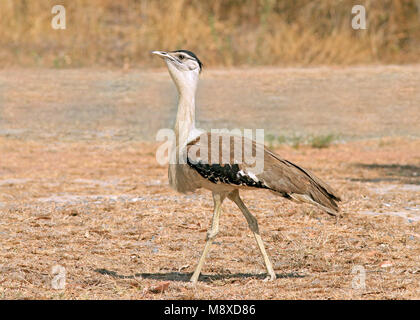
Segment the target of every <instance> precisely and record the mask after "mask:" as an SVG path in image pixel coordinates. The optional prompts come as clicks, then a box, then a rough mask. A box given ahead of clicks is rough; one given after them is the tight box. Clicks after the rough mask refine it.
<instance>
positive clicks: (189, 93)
mask: <svg viewBox="0 0 420 320" xmlns="http://www.w3.org/2000/svg"><path fill="white" fill-rule="evenodd" d="M177 87H178V92H179V101H178V113H177V115H176V122H175V135H176V138H177V141H178V146H183V145H185V144H186V143H187V139H188V135H189V133H190V132H191V130H193V129H194V128H195V91H196V83H194V82H193V83H191V84H190V85H189V86H182V87H179V86H177Z"/></svg>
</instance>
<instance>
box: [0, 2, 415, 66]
mask: <svg viewBox="0 0 420 320" xmlns="http://www.w3.org/2000/svg"><path fill="white" fill-rule="evenodd" d="M55 4H62V5H64V6H65V8H66V14H67V29H66V30H53V29H52V27H51V19H52V17H53V14H52V13H51V8H52V6H53V5H55ZM355 4H362V5H364V6H365V7H366V11H367V23H368V29H367V30H353V29H352V28H351V19H352V17H353V15H352V14H351V8H352V6H353V5H355ZM0 14H1V18H0V66H1V67H6V66H31V67H33V66H40V67H81V66H107V67H109V66H118V67H120V66H124V65H125V66H130V65H131V66H133V65H135V66H146V65H156V63H158V62H155V61H152V60H151V58H150V55H149V51H150V50H153V49H162V50H171V49H178V48H188V49H190V50H193V51H196V52H197V53H198V54H199V55H200V56H202V57H204V60H205V63H206V64H207V65H228V66H230V65H321V64H365V63H377V62H378V63H416V62H419V61H420V0H365V1H362V0H360V1H351V0H323V1H310V0H294V1H291V0H279V1H273V0H243V1H238V0H214V1H194V0H171V1H167V0H154V1H150V0H137V1H136V0H132V1H129V0H121V1H114V0H62V1H58V2H57V1H50V0H42V1H30V0H1V1H0Z"/></svg>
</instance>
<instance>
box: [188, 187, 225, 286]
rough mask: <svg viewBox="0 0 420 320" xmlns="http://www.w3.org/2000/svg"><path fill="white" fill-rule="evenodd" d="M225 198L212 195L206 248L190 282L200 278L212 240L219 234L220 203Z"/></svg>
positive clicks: (220, 195)
mask: <svg viewBox="0 0 420 320" xmlns="http://www.w3.org/2000/svg"><path fill="white" fill-rule="evenodd" d="M225 198H226V195H225V194H220V193H213V201H214V213H213V220H212V223H211V227H210V229H209V231H208V232H207V237H206V246H205V247H204V250H203V253H202V254H201V258H200V260H199V261H198V265H197V267H196V268H195V271H194V274H193V275H192V277H191V280H190V281H191V282H193V283H196V282H197V280H198V277H199V276H200V272H201V268H202V267H203V264H204V260H205V259H206V256H207V253H208V251H209V249H210V245H211V243H212V241H213V239H214V238H215V237H216V235H217V233H218V232H219V217H220V211H221V208H222V202H223V200H224V199H225Z"/></svg>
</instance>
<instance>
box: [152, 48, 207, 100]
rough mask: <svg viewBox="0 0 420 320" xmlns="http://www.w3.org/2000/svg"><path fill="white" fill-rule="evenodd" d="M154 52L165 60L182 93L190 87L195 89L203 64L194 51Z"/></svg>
mask: <svg viewBox="0 0 420 320" xmlns="http://www.w3.org/2000/svg"><path fill="white" fill-rule="evenodd" d="M152 54H154V55H157V56H159V57H161V58H162V59H164V60H165V62H166V65H167V66H168V70H169V73H170V75H171V77H172V79H173V80H174V82H175V84H176V86H177V88H178V90H179V91H180V92H181V93H182V92H183V91H185V90H188V89H190V90H191V89H193V90H194V91H195V88H196V85H197V81H198V75H199V74H200V72H201V69H202V67H203V64H202V63H201V61H200V59H198V57H197V56H196V55H195V54H194V53H193V52H191V51H188V50H176V51H170V52H165V51H153V52H152Z"/></svg>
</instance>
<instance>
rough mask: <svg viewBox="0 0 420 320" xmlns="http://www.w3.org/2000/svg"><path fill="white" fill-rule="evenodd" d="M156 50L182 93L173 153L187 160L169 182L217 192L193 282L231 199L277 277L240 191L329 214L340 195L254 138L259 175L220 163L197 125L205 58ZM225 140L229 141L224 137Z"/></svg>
mask: <svg viewBox="0 0 420 320" xmlns="http://www.w3.org/2000/svg"><path fill="white" fill-rule="evenodd" d="M152 54H154V55H157V56H159V57H161V58H163V59H164V60H165V62H166V65H167V67H168V70H169V73H170V75H171V77H172V79H173V81H174V82H175V85H176V87H177V89H178V94H179V97H178V99H179V100H178V112H177V116H176V123H175V136H176V142H175V144H174V146H173V148H172V150H170V153H171V154H176V155H177V156H178V155H180V154H181V155H184V156H185V157H186V162H183V163H182V162H181V161H179V160H180V158H177V161H178V162H175V163H171V162H170V164H169V170H168V176H169V184H170V186H171V187H172V188H174V189H175V190H176V191H179V192H181V193H186V192H189V191H194V190H196V189H198V188H205V189H208V190H210V191H211V192H212V193H213V200H214V212H213V219H212V224H211V227H210V229H209V230H208V232H207V237H206V244H205V247H204V250H203V253H202V255H201V258H200V260H199V262H198V265H197V267H196V269H195V271H194V273H193V275H192V277H191V281H192V282H193V283H195V282H197V280H198V277H199V275H200V272H201V268H202V266H203V264H204V260H205V258H206V256H207V253H208V251H209V249H210V245H211V243H212V241H213V239H214V238H215V237H216V235H217V233H218V231H219V217H220V211H221V205H222V203H223V201H224V200H225V199H226V198H229V199H230V200H232V201H233V202H234V203H235V204H236V205H237V206H238V207H239V209H240V210H241V211H242V213H243V215H244V216H245V218H246V220H247V222H248V225H249V227H250V229H251V231H252V233H253V234H254V237H255V240H256V242H257V245H258V248H259V250H260V251H261V254H262V256H263V258H264V262H265V266H266V269H267V272H268V279H269V280H274V279H275V278H276V274H275V273H274V270H273V266H272V263H271V261H270V258H269V257H268V255H267V252H266V250H265V248H264V244H263V241H262V239H261V236H260V232H259V229H258V223H257V220H256V218H255V217H254V216H253V215H252V214H251V213H250V212H249V210H248V208H247V207H246V206H245V204H244V203H243V201H242V199H241V197H240V196H239V190H240V189H256V188H263V189H267V190H269V191H272V192H274V193H275V194H277V195H279V196H283V197H285V198H287V199H289V200H295V201H297V202H306V203H310V204H313V205H316V206H317V207H319V208H320V209H322V210H323V211H324V212H326V213H328V214H330V215H335V214H336V213H338V211H339V208H338V206H337V204H336V201H340V198H339V196H338V195H337V193H336V192H335V191H334V190H333V189H332V188H331V187H330V186H329V185H327V184H326V183H325V182H323V181H321V180H320V179H319V178H317V177H316V176H315V175H314V174H312V173H311V172H309V171H308V170H306V169H303V168H301V167H299V166H297V165H295V164H293V163H291V162H290V161H287V160H285V159H282V158H281V157H280V156H279V155H277V154H276V153H274V152H272V151H270V150H269V149H267V148H266V147H265V146H264V145H262V144H258V143H256V142H255V141H251V145H252V149H253V152H255V151H256V150H257V151H258V150H260V151H262V152H263V155H264V160H263V161H264V162H263V163H264V169H263V172H261V173H259V174H255V173H253V172H252V168H251V167H250V166H249V165H247V164H246V162H239V163H230V164H229V163H228V164H225V163H221V160H220V152H217V154H218V155H219V156H217V159H213V158H212V157H211V153H212V152H214V151H215V150H214V149H213V145H211V144H210V143H209V141H211V133H209V132H204V131H200V130H198V129H196V127H195V92H196V88H197V83H198V78H199V74H200V72H201V69H202V63H201V61H200V60H199V59H198V57H197V56H196V55H195V54H194V53H192V52H191V51H188V50H177V51H171V52H164V51H153V52H152ZM235 139H236V140H235ZM238 139H240V141H239V142H244V138H239V137H236V138H235V137H229V138H228V143H223V142H222V144H221V145H220V146H217V148H218V149H219V151H222V152H221V153H222V154H223V150H224V149H226V148H227V149H228V150H229V151H227V152H230V154H231V155H232V154H233V152H232V149H230V148H232V147H233V148H235V143H236V142H238ZM222 141H225V140H224V139H222ZM200 143H201V145H200ZM240 145H241V144H240ZM197 146H199V147H200V152H203V150H207V151H206V152H208V158H207V160H208V161H207V162H204V161H201V160H200V159H201V158H200V156H199V155H196V156H195V157H194V153H190V152H189V150H190V149H192V148H194V147H197ZM206 147H207V149H206ZM193 158H194V159H193ZM215 158H216V157H215Z"/></svg>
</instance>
